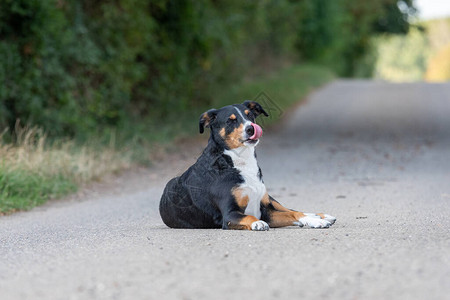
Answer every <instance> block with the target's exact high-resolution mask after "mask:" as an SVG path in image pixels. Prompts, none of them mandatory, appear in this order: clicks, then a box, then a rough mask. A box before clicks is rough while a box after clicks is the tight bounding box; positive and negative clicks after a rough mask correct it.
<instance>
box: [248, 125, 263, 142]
mask: <svg viewBox="0 0 450 300" xmlns="http://www.w3.org/2000/svg"><path fill="white" fill-rule="evenodd" d="M252 126H253V129H254V131H255V133H254V134H253V135H252V136H251V137H250V139H251V140H257V139H259V138H260V137H261V136H262V128H261V127H260V126H259V125H258V124H255V123H252Z"/></svg>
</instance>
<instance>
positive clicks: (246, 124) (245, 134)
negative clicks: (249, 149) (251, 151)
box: [234, 106, 256, 146]
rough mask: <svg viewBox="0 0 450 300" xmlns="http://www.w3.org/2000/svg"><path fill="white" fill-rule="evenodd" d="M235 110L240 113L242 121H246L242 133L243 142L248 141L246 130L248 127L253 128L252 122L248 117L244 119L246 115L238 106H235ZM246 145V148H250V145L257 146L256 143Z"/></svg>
mask: <svg viewBox="0 0 450 300" xmlns="http://www.w3.org/2000/svg"><path fill="white" fill-rule="evenodd" d="M234 109H235V110H236V111H237V112H238V113H239V115H240V116H241V118H242V120H244V122H243V124H244V130H243V131H242V140H247V139H248V138H249V136H248V135H247V133H246V132H245V129H246V128H247V127H248V126H251V125H252V122H251V121H250V120H249V118H248V116H247V115H245V117H244V114H243V113H242V112H241V111H240V110H239V108H237V107H236V106H234ZM244 145H246V146H249V145H251V146H256V143H255V144H248V143H244Z"/></svg>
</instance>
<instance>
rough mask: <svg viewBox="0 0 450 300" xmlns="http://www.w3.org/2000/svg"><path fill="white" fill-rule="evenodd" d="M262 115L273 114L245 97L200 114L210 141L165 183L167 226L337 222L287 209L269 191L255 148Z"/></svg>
mask: <svg viewBox="0 0 450 300" xmlns="http://www.w3.org/2000/svg"><path fill="white" fill-rule="evenodd" d="M261 114H262V115H264V116H269V115H268V114H267V112H266V111H265V110H264V109H263V107H262V106H261V105H260V104H259V103H257V102H254V101H245V102H244V103H242V104H234V105H229V106H225V107H222V108H220V109H210V110H208V111H207V112H205V113H203V114H202V115H201V116H200V121H199V130H200V133H203V132H204V130H205V128H210V131H211V134H210V138H209V141H208V145H207V146H206V148H205V149H204V150H203V153H202V154H201V155H200V157H199V158H198V160H197V162H196V163H195V164H193V165H192V166H191V167H190V168H189V169H188V170H187V171H186V172H184V173H183V174H182V175H181V176H179V177H175V178H173V179H171V180H170V181H169V182H168V183H167V185H166V187H165V189H164V192H163V195H162V197H161V201H160V205H159V211H160V214H161V218H162V220H163V222H164V223H165V224H166V225H167V226H169V227H171V228H222V229H246V230H255V231H264V230H269V228H271V227H272V228H275V227H284V226H300V227H303V226H306V227H310V228H328V227H330V226H331V225H333V224H334V222H335V221H336V218H335V217H333V216H330V215H327V214H322V213H319V214H313V213H302V212H299V211H295V210H291V209H288V208H285V207H284V206H282V205H281V204H280V203H279V202H278V201H276V200H275V199H274V198H273V197H271V196H270V195H269V194H268V193H267V190H266V187H265V185H264V181H263V176H262V172H261V169H260V168H259V166H258V163H257V160H256V152H255V147H256V145H258V143H259V139H260V138H261V136H262V133H263V130H262V128H261V127H260V126H259V125H257V124H256V123H255V119H256V118H257V117H258V116H259V115H261Z"/></svg>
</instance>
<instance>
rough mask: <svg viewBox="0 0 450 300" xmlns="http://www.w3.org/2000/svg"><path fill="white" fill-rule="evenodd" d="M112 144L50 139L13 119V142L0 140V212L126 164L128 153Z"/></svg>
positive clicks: (66, 190)
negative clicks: (85, 144)
mask: <svg viewBox="0 0 450 300" xmlns="http://www.w3.org/2000/svg"><path fill="white" fill-rule="evenodd" d="M5 134H7V132H6V131H4V132H3V134H2V136H0V140H4V139H3V135H5ZM113 144H114V142H113V141H112V142H111V145H110V146H109V147H105V146H102V147H94V146H84V147H80V146H77V145H75V143H74V142H72V141H64V142H58V143H50V142H48V141H47V138H46V135H45V133H44V132H43V131H42V130H41V129H38V128H36V127H33V128H30V127H26V126H25V127H21V126H20V125H19V123H17V125H16V128H15V135H14V142H13V143H4V142H0V213H8V212H11V211H15V210H26V209H29V208H32V207H33V206H35V205H38V204H41V203H43V202H45V201H46V200H48V199H50V198H52V197H58V196H62V195H64V194H67V193H70V192H73V191H75V190H76V188H77V187H78V186H79V185H80V184H82V183H86V182H89V181H91V180H95V179H98V178H100V177H101V176H102V175H104V174H109V173H113V172H116V171H118V170H122V169H125V168H127V167H129V166H130V165H131V158H130V156H129V155H127V153H125V152H123V151H118V150H117V149H115V148H114V146H113Z"/></svg>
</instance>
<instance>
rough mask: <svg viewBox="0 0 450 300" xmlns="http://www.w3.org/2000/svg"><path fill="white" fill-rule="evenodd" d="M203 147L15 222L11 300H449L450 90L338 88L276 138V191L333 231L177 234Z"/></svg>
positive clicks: (270, 161)
mask: <svg viewBox="0 0 450 300" xmlns="http://www.w3.org/2000/svg"><path fill="white" fill-rule="evenodd" d="M273 100H274V101H276V99H273ZM192 120H193V122H196V120H197V116H193V117H192ZM203 145H204V140H202V141H201V142H200V143H197V144H196V145H195V146H193V147H191V149H190V150H189V151H188V152H187V153H186V154H184V157H183V154H179V155H178V156H176V155H172V156H168V157H166V158H165V159H163V160H162V162H161V163H159V164H158V165H156V166H154V167H153V168H152V169H150V170H147V171H140V172H139V173H137V174H128V175H127V176H122V177H121V178H118V179H116V180H115V181H114V182H112V184H110V185H109V186H108V185H106V187H103V188H100V189H99V190H100V191H99V192H98V191H97V193H94V192H95V191H94V192H87V193H86V194H85V196H79V197H78V198H74V199H72V200H64V201H60V202H52V203H49V204H47V205H45V206H43V207H40V208H37V209H34V210H33V211H31V212H24V213H17V214H14V215H11V216H6V217H1V218H0V243H1V244H0V293H1V294H0V298H1V299H2V300H9V299H12V300H13V299H46V300H48V299H64V300H65V299H227V300H228V299H238V298H241V299H248V298H252V299H449V297H450V230H449V227H450V84H425V83H414V84H389V83H383V82H373V81H346V80H341V81H336V82H334V83H332V84H330V85H328V86H326V87H325V88H323V89H321V90H319V91H317V92H315V93H313V94H312V95H311V96H310V97H309V99H308V101H307V102H306V103H304V104H303V105H301V106H300V107H298V108H297V109H296V110H295V111H293V112H291V113H290V114H289V116H288V118H286V119H285V120H284V122H283V123H282V124H281V125H280V126H277V128H275V129H272V130H271V131H270V130H268V131H267V132H266V134H265V136H264V137H263V138H262V140H261V143H260V145H259V146H258V159H259V163H260V166H261V168H262V170H263V174H264V176H265V177H264V178H265V183H266V185H267V187H268V188H269V192H270V193H271V194H272V195H273V196H274V197H275V198H276V199H278V200H279V201H280V202H282V203H283V204H285V205H286V206H288V207H291V208H296V209H299V210H301V211H305V212H325V213H329V214H331V215H334V216H336V217H337V222H336V224H335V225H334V226H332V227H331V228H329V229H307V228H298V227H288V228H282V229H271V230H269V231H267V232H251V231H225V230H219V229H218V230H180V229H178V230H175V229H169V228H167V227H166V226H165V225H164V224H163V222H162V221H161V219H160V217H159V213H158V203H159V199H160V195H161V193H162V190H163V188H164V185H165V183H166V181H167V180H168V179H170V178H171V177H173V176H174V175H178V174H180V173H181V172H182V171H184V168H186V167H187V166H188V165H189V164H190V163H192V162H194V159H195V156H196V155H198V153H199V152H200V151H201V148H202V147H203Z"/></svg>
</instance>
